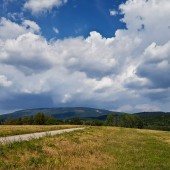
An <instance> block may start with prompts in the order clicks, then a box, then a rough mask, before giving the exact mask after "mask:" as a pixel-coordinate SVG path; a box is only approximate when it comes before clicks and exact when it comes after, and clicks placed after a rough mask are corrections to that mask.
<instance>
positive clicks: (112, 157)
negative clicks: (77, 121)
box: [0, 127, 170, 170]
mask: <svg viewBox="0 0 170 170" xmlns="http://www.w3.org/2000/svg"><path fill="white" fill-rule="evenodd" d="M0 169H2V170H8V169H21V170H22V169H23V170H27V169H29V170H30V169H31V170H37V169H38V170H53V169H54V170H75V169H80V170H81V169H85V170H91V169H99V170H104V169H105V170H133V169H134V170H136V169H137V170H169V169H170V132H162V131H152V130H139V129H125V128H115V127H90V128H86V129H85V130H80V131H75V132H71V133H67V134H61V135H56V136H51V137H50V136H48V137H45V138H41V139H33V140H30V141H24V142H17V143H13V144H7V145H0Z"/></svg>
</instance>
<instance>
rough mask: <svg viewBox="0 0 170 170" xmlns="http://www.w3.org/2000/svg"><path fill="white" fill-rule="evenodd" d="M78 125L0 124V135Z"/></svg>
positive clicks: (44, 130)
mask: <svg viewBox="0 0 170 170" xmlns="http://www.w3.org/2000/svg"><path fill="white" fill-rule="evenodd" d="M76 127H80V126H78V125H52V126H49V125H43V126H42V125H0V137H6V136H12V135H20V134H28V133H34V132H46V131H52V130H60V129H69V128H76Z"/></svg>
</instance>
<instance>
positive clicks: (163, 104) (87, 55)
mask: <svg viewBox="0 0 170 170" xmlns="http://www.w3.org/2000/svg"><path fill="white" fill-rule="evenodd" d="M0 2H1V3H0V114H3V113H8V112H10V111H13V110H18V109H25V108H37V107H62V106H63V107H64V106H67V107H74V106H86V107H97V108H105V109H109V110H116V111H126V112H138V111H158V110H162V111H169V110H170V78H169V76H168V75H169V73H170V22H169V16H170V3H168V1H167V0H162V1H161V2H160V1H159V0H148V1H146V0H138V1H136V0H89V1H88V0H48V1H47V0H20V1H19V0H0ZM153 28H154V29H153Z"/></svg>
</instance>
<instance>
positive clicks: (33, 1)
mask: <svg viewBox="0 0 170 170" xmlns="http://www.w3.org/2000/svg"><path fill="white" fill-rule="evenodd" d="M65 3H67V0H48V1H47V0H28V1H27V2H26V3H25V4H24V8H25V9H28V10H31V11H32V13H33V14H38V13H42V12H46V11H49V10H51V9H52V8H53V7H57V8H59V7H60V6H62V5H64V4H65Z"/></svg>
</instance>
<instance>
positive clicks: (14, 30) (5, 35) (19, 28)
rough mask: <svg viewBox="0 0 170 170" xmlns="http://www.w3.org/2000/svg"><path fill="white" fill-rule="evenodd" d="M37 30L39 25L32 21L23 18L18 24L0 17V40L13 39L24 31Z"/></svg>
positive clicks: (33, 31)
mask: <svg viewBox="0 0 170 170" xmlns="http://www.w3.org/2000/svg"><path fill="white" fill-rule="evenodd" d="M39 31H40V27H39V26H38V25H37V24H36V23H35V22H34V21H30V20H23V22H22V24H21V25H19V24H17V23H15V22H12V21H10V20H8V19H6V18H4V17H2V18H1V19H0V40H6V39H15V38H17V37H18V36H20V35H22V34H24V33H27V32H32V33H38V32H39Z"/></svg>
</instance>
